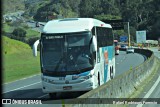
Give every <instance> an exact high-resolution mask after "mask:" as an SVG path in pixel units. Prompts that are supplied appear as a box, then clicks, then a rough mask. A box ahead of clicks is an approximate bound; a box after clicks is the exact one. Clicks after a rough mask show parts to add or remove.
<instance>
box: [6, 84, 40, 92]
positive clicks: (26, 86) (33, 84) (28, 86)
mask: <svg viewBox="0 0 160 107" xmlns="http://www.w3.org/2000/svg"><path fill="white" fill-rule="evenodd" d="M39 83H41V81H40V82H36V83H33V84H30V85H26V86H23V87H19V88H16V89H13V90H9V91H6V92H3V94H5V93H8V92H11V91H15V90H19V89H22V88H25V87H29V86H32V85H35V84H39Z"/></svg>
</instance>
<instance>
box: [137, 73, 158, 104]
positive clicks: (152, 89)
mask: <svg viewBox="0 0 160 107" xmlns="http://www.w3.org/2000/svg"><path fill="white" fill-rule="evenodd" d="M159 82H160V76H159V77H158V79H157V81H156V82H155V83H154V85H153V86H152V88H151V89H150V90H149V91H148V93H147V94H146V95H145V96H144V98H149V96H150V95H151V94H152V92H153V91H154V89H155V88H156V87H157V85H158V83H159ZM142 106H143V104H138V105H137V106H136V107H142Z"/></svg>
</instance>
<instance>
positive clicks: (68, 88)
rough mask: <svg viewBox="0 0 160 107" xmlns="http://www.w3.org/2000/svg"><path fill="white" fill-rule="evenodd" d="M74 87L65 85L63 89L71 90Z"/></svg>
mask: <svg viewBox="0 0 160 107" xmlns="http://www.w3.org/2000/svg"><path fill="white" fill-rule="evenodd" d="M71 89H72V86H64V87H63V90H71Z"/></svg>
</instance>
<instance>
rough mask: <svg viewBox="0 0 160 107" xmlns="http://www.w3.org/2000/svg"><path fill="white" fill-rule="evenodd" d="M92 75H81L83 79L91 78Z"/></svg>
mask: <svg viewBox="0 0 160 107" xmlns="http://www.w3.org/2000/svg"><path fill="white" fill-rule="evenodd" d="M92 76H93V75H87V76H85V77H83V79H86V80H87V79H90V78H92Z"/></svg>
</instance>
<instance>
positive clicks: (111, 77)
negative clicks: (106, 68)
mask: <svg viewBox="0 0 160 107" xmlns="http://www.w3.org/2000/svg"><path fill="white" fill-rule="evenodd" d="M110 79H113V69H112V67H110Z"/></svg>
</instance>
